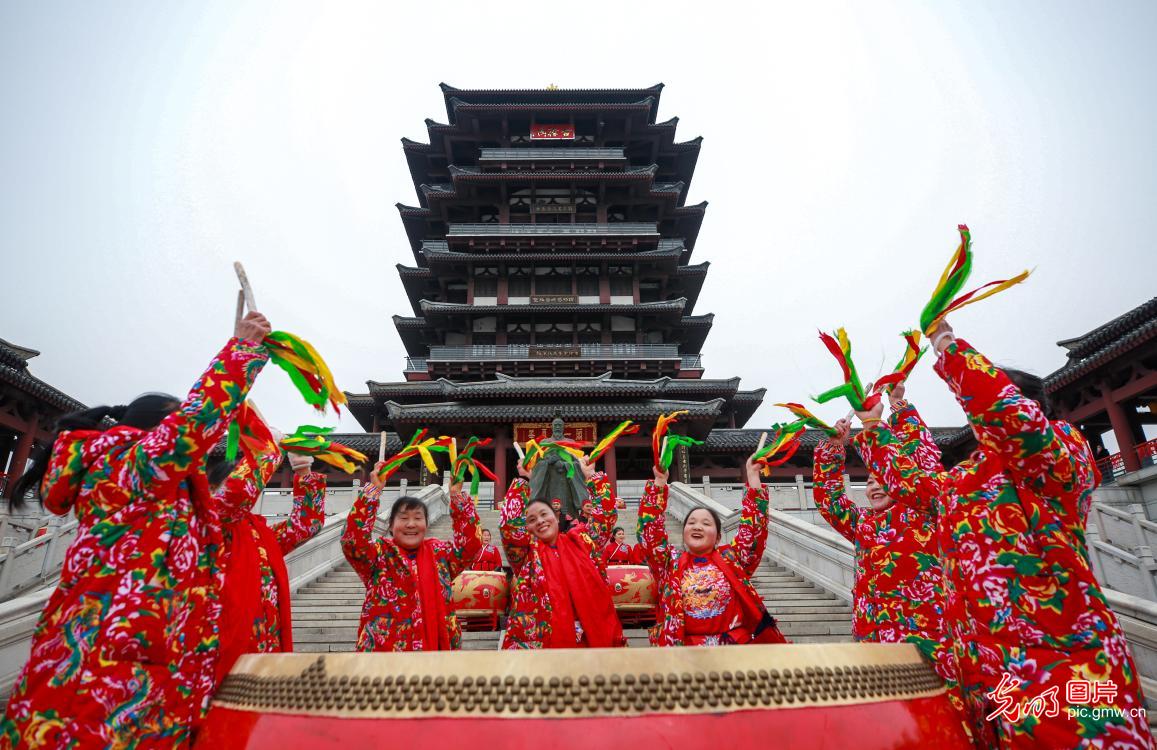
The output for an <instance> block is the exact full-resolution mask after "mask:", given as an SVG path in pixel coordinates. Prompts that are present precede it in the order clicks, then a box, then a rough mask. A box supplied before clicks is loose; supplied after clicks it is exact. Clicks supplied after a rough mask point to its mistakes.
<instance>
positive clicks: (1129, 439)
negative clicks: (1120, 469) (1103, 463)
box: [1101, 383, 1141, 471]
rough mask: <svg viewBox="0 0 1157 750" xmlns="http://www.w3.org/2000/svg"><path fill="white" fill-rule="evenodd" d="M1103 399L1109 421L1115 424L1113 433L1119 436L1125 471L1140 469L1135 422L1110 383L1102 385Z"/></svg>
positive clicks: (1118, 444) (1118, 446)
mask: <svg viewBox="0 0 1157 750" xmlns="http://www.w3.org/2000/svg"><path fill="white" fill-rule="evenodd" d="M1101 399H1102V401H1104V405H1105V413H1107V414H1108V415H1109V422H1110V424H1112V425H1113V435H1115V436H1116V438H1117V450H1118V451H1119V452H1120V454H1121V460H1122V461H1124V463H1125V471H1140V470H1141V460H1140V459H1139V458H1138V457H1137V441H1136V440H1135V439H1134V438H1133V424H1132V423H1131V422H1130V421H1129V415H1128V414H1126V413H1125V408H1124V407H1123V406H1121V404H1119V403H1117V402H1116V401H1115V400H1114V399H1113V391H1112V389H1111V388H1110V387H1109V384H1108V383H1103V384H1102V385H1101Z"/></svg>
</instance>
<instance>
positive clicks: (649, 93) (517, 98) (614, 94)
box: [438, 83, 663, 122]
mask: <svg viewBox="0 0 1157 750" xmlns="http://www.w3.org/2000/svg"><path fill="white" fill-rule="evenodd" d="M438 86H439V88H441V89H442V97H443V99H445V103H446V116H447V117H449V118H451V119H453V118H454V102H455V100H457V101H458V102H469V103H535V102H542V103H558V102H576V103H578V102H581V103H595V104H598V103H625V102H633V101H638V100H639V99H649V100H651V101H653V102H654V112H652V114H651V117H650V119H651V121H652V122H653V121H654V119H655V114H657V112H658V108H659V97H660V96H661V95H662V93H663V84H661V83H657V84H655V85H654V86H648V87H647V88H643V89H557V88H554V89H460V88H456V87H454V86H451V85H449V84H448V83H440V84H438Z"/></svg>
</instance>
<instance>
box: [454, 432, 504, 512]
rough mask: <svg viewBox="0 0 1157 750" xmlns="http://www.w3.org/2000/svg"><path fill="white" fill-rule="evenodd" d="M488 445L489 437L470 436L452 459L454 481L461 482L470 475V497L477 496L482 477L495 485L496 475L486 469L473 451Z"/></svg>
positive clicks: (496, 481)
mask: <svg viewBox="0 0 1157 750" xmlns="http://www.w3.org/2000/svg"><path fill="white" fill-rule="evenodd" d="M486 445H490V438H485V439H483V438H477V437H471V438H470V439H469V440H467V441H466V447H465V448H463V449H462V452H461V453H459V454H458V456H457V458H456V459H454V460H453V461H452V465H453V466H454V481H455V482H461V481H462V480H463V479H465V478H466V475H467V474H469V475H470V495H471V497H475V498H476V497H478V488H479V485H480V484H481V482H482V477H486V478H487V479H489V480H490V481H491V482H494V483H495V487H497V483H498V476H497V475H495V473H494V472H493V471H491V470H490V469H488V468H487V467H486V466H485V465H484V464H483V463H482V462H481V461H479V460H478V459H477V458H475V457H474V451H475V449H477V448H481V447H483V446H486Z"/></svg>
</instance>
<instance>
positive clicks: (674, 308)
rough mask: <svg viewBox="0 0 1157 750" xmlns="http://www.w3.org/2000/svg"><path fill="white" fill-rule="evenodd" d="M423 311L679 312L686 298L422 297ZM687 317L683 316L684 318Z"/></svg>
mask: <svg viewBox="0 0 1157 750" xmlns="http://www.w3.org/2000/svg"><path fill="white" fill-rule="evenodd" d="M420 305H421V309H422V312H423V313H425V314H426V315H437V314H444V315H453V314H459V315H476V314H488V313H499V312H640V313H645V312H655V313H663V312H670V313H679V312H682V311H683V309H684V308H685V307H686V305H687V300H686V298H683V297H680V298H679V299H674V300H667V301H665V302H636V303H631V304H613V303H612V304H609V305H602V304H597V305H587V304H578V303H560V304H541V305H539V304H524V305H464V304H459V303H455V302H432V301H430V300H425V299H424V300H422V301H421V303H420ZM684 320H686V318H684Z"/></svg>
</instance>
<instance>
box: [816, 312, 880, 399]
mask: <svg viewBox="0 0 1157 750" xmlns="http://www.w3.org/2000/svg"><path fill="white" fill-rule="evenodd" d="M820 341H822V342H823V344H824V346H826V347H827V349H828V351H829V352H831V353H832V356H833V357H835V358H836V362H838V363H839V365H840V370H841V371H842V372H843V376H844V382H843V383H842V384H840V385H837V386H836V387H835V388H830V389H828V390H826V391H824V392H823V393H821V394H820V395H818V396H816V397H815V398H814V399H813V400H814V401H815V402H816V403H820V404H826V403H827V402H828V401H831V400H833V399H836V398H839V397H840V396H843V397H844V398H846V399H847V400H848V403H849V404H851V406H852V408H853V409H855V410H856V411H867V410H869V409H871V408H872V407H873V406H875V405H876V404H877V403H879V401H880V396H879V394H872V395H868V394H865V393H864V386H863V384H862V383H861V382H860V374H859V373H858V372H856V365H855V363H854V362H852V342H851V341H849V340H848V332H847V331H845V330H844V329H843V328H839V329H837V330H836V333H835V335H834V336H832V335H831V334H828V333H824V332H823V331H820Z"/></svg>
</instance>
